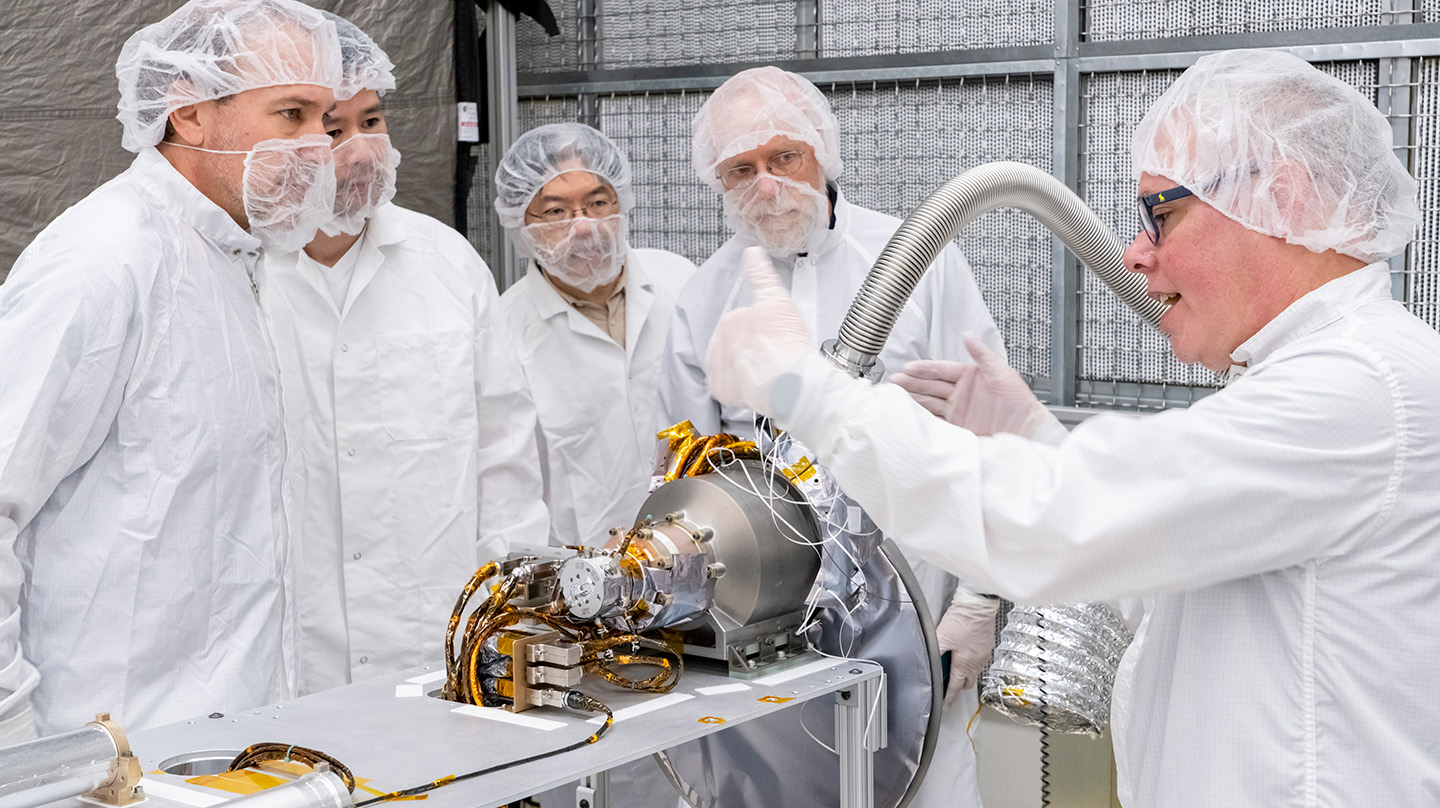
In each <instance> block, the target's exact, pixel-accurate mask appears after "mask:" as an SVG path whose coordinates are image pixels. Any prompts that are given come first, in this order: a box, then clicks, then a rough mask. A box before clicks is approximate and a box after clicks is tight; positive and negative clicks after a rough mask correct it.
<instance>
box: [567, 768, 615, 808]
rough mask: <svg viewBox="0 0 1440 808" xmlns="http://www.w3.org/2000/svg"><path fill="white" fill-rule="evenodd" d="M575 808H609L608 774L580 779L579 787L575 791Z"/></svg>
mask: <svg viewBox="0 0 1440 808" xmlns="http://www.w3.org/2000/svg"><path fill="white" fill-rule="evenodd" d="M575 808H610V772H608V771H605V772H596V773H595V774H587V775H585V776H584V777H582V778H580V786H579V787H578V788H576V789H575Z"/></svg>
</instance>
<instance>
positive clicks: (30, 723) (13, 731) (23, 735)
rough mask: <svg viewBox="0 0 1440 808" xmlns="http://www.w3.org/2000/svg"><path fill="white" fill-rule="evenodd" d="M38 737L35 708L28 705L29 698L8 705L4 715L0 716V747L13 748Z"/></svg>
mask: <svg viewBox="0 0 1440 808" xmlns="http://www.w3.org/2000/svg"><path fill="white" fill-rule="evenodd" d="M38 737H40V734H39V733H38V732H37V731H36V728H35V708H34V707H32V706H31V705H30V697H29V696H26V697H25V698H23V699H21V700H20V701H19V702H17V703H15V704H12V705H10V708H9V709H8V710H6V711H5V715H3V716H0V747H6V746H14V745H15V744H17V743H24V742H26V741H33V740H35V739H36V738H38Z"/></svg>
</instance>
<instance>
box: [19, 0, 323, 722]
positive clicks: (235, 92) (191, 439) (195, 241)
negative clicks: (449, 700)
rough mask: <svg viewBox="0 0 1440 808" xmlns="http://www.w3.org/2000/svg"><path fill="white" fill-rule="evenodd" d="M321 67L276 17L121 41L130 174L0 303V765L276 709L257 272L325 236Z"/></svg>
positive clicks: (278, 691) (302, 36) (271, 485)
mask: <svg viewBox="0 0 1440 808" xmlns="http://www.w3.org/2000/svg"><path fill="white" fill-rule="evenodd" d="M339 67H340V65H339V49H338V47H337V43H336V38H335V29H334V26H333V25H331V24H330V23H329V22H326V21H325V20H324V19H323V18H322V17H321V16H320V14H319V12H316V11H314V10H313V9H310V8H308V7H306V6H302V5H299V4H298V3H291V2H288V0H195V1H194V2H191V3H188V4H186V5H185V6H182V7H181V8H179V9H178V10H176V11H175V12H174V13H172V14H171V15H170V16H169V17H167V18H165V19H164V20H163V21H161V22H159V23H156V24H154V25H151V26H148V27H146V28H144V29H142V30H140V31H139V32H137V33H136V34H134V35H133V36H132V37H130V39H129V40H128V41H127V42H126V43H125V46H124V48H123V49H122V50H121V52H120V57H119V61H118V62H117V64H116V73H117V75H118V77H119V79H120V96H121V97H120V114H119V118H120V121H121V122H122V124H123V125H124V138H123V141H122V143H123V145H124V146H125V148H127V149H129V150H131V151H134V152H137V156H136V158H135V162H134V163H132V164H131V166H130V168H129V169H127V170H126V171H125V172H124V173H122V174H121V175H120V176H118V177H116V178H115V179H113V180H111V181H110V182H108V183H106V184H105V185H103V186H102V187H100V188H99V189H97V190H96V191H95V192H93V193H91V194H90V195H89V196H88V197H86V198H85V199H84V200H82V201H81V202H79V203H78V204H77V205H75V206H74V207H72V208H70V209H69V210H68V211H66V212H65V213H63V214H61V216H60V217H59V218H57V219H56V220H55V221H54V222H52V223H51V224H50V226H49V227H47V228H46V229H45V230H44V232H42V233H41V234H40V235H39V236H38V237H37V238H36V239H35V241H34V242H33V243H32V244H31V245H30V246H29V247H28V248H27V249H26V250H25V252H24V253H22V254H21V256H20V258H19V260H18V261H17V262H16V264H15V268H14V270H13V271H12V272H11V273H10V279H9V281H8V282H7V283H6V284H5V285H4V286H3V287H0V379H3V380H4V381H3V382H0V387H3V393H0V547H3V548H4V552H3V553H0V557H3V558H4V559H7V560H5V561H4V563H3V564H0V604H3V605H0V613H3V619H0V695H3V696H4V701H3V704H0V714H3V715H4V719H3V723H4V724H5V725H6V726H5V729H4V730H3V732H0V734H3V737H0V743H10V742H15V741H19V740H23V739H24V738H25V737H26V736H27V735H32V734H33V733H34V732H35V730H36V725H38V730H39V732H40V733H42V734H50V733H54V732H59V731H64V730H69V729H73V728H75V727H78V726H80V725H81V724H83V723H84V722H86V721H89V720H91V719H93V718H94V716H95V714H96V713H97V712H102V711H108V712H110V713H112V714H113V715H114V717H115V719H116V720H117V721H119V722H120V723H121V724H122V725H123V726H124V727H125V728H126V729H127V730H134V729H140V728H144V727H148V726H154V725H157V724H163V723H166V722H169V721H174V720H179V719H181V718H185V717H188V716H193V715H197V714H203V713H209V712H223V713H229V712H233V711H238V710H246V709H250V708H253V707H258V706H260V705H263V704H268V703H271V702H274V701H277V700H280V699H284V698H287V697H288V696H289V695H290V694H291V692H292V683H291V682H290V681H288V678H289V677H288V675H287V663H288V662H289V661H290V660H289V659H288V658H287V657H288V653H289V651H290V650H291V648H290V640H291V639H292V631H291V630H290V629H291V626H289V625H288V624H287V623H286V617H287V608H288V605H289V604H287V602H286V596H287V592H286V591H285V587H284V585H283V581H284V575H285V528H284V522H283V517H282V512H281V503H280V487H281V485H280V468H281V465H280V464H281V453H282V451H283V445H282V441H281V437H280V406H279V401H278V399H277V396H278V390H277V388H276V382H275V371H274V368H273V360H272V358H271V354H270V349H269V346H268V344H267V341H268V339H267V337H266V335H265V333H264V325H263V322H262V318H261V315H260V307H259V305H258V302H259V301H258V295H257V294H256V292H255V291H254V286H253V281H252V274H253V272H254V268H255V265H256V263H257V261H258V260H259V256H260V253H261V248H262V245H264V246H266V247H267V248H272V247H275V246H285V245H287V244H288V245H294V244H295V243H297V239H298V242H299V243H303V242H304V239H306V238H308V233H309V232H313V231H314V228H315V227H316V225H317V224H318V223H319V222H320V221H323V220H324V218H325V217H326V216H327V215H328V213H329V210H330V207H331V205H332V203H333V194H334V173H333V169H332V166H331V163H330V152H329V149H328V147H326V145H325V144H326V141H327V140H328V139H327V138H326V137H325V134H324V129H323V128H322V126H321V115H322V114H323V113H324V111H325V110H326V109H328V108H329V107H330V105H331V103H332V91H333V89H334V87H335V86H336V83H337V82H338V80H339ZM157 147H158V148H157ZM277 187H284V188H287V189H288V193H285V194H279V195H277V194H275V193H273V190H274V189H275V188H277ZM12 547H13V548H14V555H11V553H10V550H11V548H12ZM32 702H33V705H34V714H33V718H32V715H31V708H30V704H31V703H32Z"/></svg>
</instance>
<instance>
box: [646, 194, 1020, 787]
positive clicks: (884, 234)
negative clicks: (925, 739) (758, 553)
mask: <svg viewBox="0 0 1440 808" xmlns="http://www.w3.org/2000/svg"><path fill="white" fill-rule="evenodd" d="M834 214H835V220H834V226H833V227H832V228H831V229H830V231H829V234H828V235H827V237H826V238H825V239H824V241H823V242H822V244H821V246H820V248H819V249H817V250H816V254H815V255H813V256H798V257H796V258H795V259H794V260H793V262H792V263H791V265H789V266H787V265H786V262H785V261H777V262H776V270H777V272H778V274H779V276H780V279H781V282H782V283H784V284H785V285H786V286H788V287H789V288H790V297H791V299H792V300H794V301H795V304H796V306H797V307H798V308H799V309H800V313H801V315H802V316H803V317H804V318H805V322H806V325H807V326H808V327H809V329H810V336H811V338H812V339H814V340H815V347H816V349H817V350H818V349H819V347H820V344H821V342H823V341H825V340H827V339H831V338H833V337H835V336H836V335H837V334H838V333H839V332H840V323H841V322H842V321H843V320H844V319H845V314H846V312H848V311H849V309H850V304H851V303H852V302H853V301H854V299H855V294H856V293H857V292H859V291H860V285H861V284H862V283H864V281H865V277H866V276H867V275H868V274H869V273H870V269H871V267H873V266H874V264H875V259H876V257H878V256H879V255H880V252H881V251H882V250H884V248H885V244H886V243H887V242H888V241H889V240H890V237H891V236H892V235H894V234H895V231H896V229H898V228H899V227H900V220H899V219H896V218H895V217H893V216H887V215H886V214H883V213H877V212H876V211H872V210H867V209H865V208H862V207H858V206H855V205H851V204H850V203H848V202H846V201H845V197H844V195H843V194H840V193H839V191H838V189H837V190H836V196H835V205H834ZM752 244H754V241H753V240H752V239H751V238H749V237H748V236H745V235H739V234H737V235H734V236H731V237H730V239H729V240H727V241H726V242H725V243H724V244H723V245H721V247H720V249H719V250H717V251H716V252H715V254H714V255H712V256H711V257H710V259H709V260H707V261H706V262H705V263H704V264H702V265H701V266H700V271H699V272H697V273H696V275H695V278H694V280H692V281H691V282H690V283H689V285H687V286H686V287H685V290H684V292H682V293H681V296H680V302H679V303H678V304H677V305H676V307H675V322H674V324H673V325H672V326H671V330H670V347H669V350H667V352H666V358H665V371H664V374H663V377H662V380H661V384H660V418H659V420H658V422H657V426H666V425H669V424H672V423H676V422H678V421H682V420H686V419H689V420H690V421H691V422H692V423H693V424H694V425H695V427H696V428H697V429H698V430H699V431H700V432H701V433H703V434H714V433H716V432H729V433H731V434H735V435H739V436H740V437H742V438H748V437H750V436H752V435H753V434H754V431H755V430H754V427H753V425H752V424H753V422H754V415H753V413H751V412H750V411H749V410H745V409H742V408H737V407H731V406H729V405H721V404H720V403H719V402H717V401H715V400H714V399H712V398H711V397H710V391H709V388H708V387H707V385H706V380H705V367H704V361H705V352H706V350H707V349H708V348H709V345H710V338H711V335H712V334H714V332H715V325H716V323H717V322H719V320H720V316H721V315H722V314H724V313H725V312H727V311H729V310H731V309H733V308H736V307H737V306H744V305H749V304H750V302H751V297H752V294H751V290H750V288H749V286H748V285H747V284H745V283H744V276H743V274H742V273H741V271H740V257H741V253H742V252H743V251H744V249H745V248H746V247H749V246H751V245H752ZM967 331H968V332H973V333H974V334H975V336H976V337H977V338H978V339H979V340H980V341H981V342H983V343H985V345H986V346H987V347H989V348H990V349H991V350H993V351H995V352H996V353H997V354H999V355H1000V356H1002V357H1003V356H1004V355H1005V344H1004V341H1003V339H1002V338H1001V337H1000V332H999V330H998V329H997V328H996V327H995V322H994V320H992V319H991V317H990V313H989V311H988V310H986V308H985V302H984V300H983V299H982V298H981V297H980V290H979V288H978V287H977V286H976V285H975V278H974V276H973V275H972V274H971V273H970V266H969V264H968V263H966V261H965V256H964V255H963V254H961V252H960V250H959V249H957V248H956V247H955V245H954V244H949V245H946V247H945V249H943V250H942V251H941V252H940V255H938V256H936V258H935V263H934V264H933V265H932V266H931V267H930V269H929V271H927V272H926V273H925V275H924V277H923V278H921V280H920V283H919V284H918V285H917V286H916V287H915V292H914V294H912V295H911V296H910V299H909V300H908V301H907V302H906V303H905V307H904V309H903V310H902V311H901V313H900V316H899V317H898V318H897V319H896V321H895V328H894V330H893V331H892V332H891V334H890V338H889V339H888V340H887V341H886V343H885V347H884V349H883V350H882V351H881V354H880V361H881V362H882V363H884V366H885V373H886V375H887V376H888V375H889V374H890V373H894V372H896V371H899V370H900V369H901V368H902V367H903V366H904V365H905V363H906V362H909V361H911V360H913V359H949V360H952V361H961V362H968V361H970V354H969V352H968V351H967V350H965V345H964V336H965V333H966V332H967ZM886 386H892V385H889V384H888V383H887V384H886ZM897 389H898V388H897ZM910 559H911V566H912V567H913V568H914V571H915V576H916V578H917V579H918V580H919V583H920V587H921V590H922V591H923V592H924V593H925V600H926V603H927V605H928V606H929V608H930V613H931V616H932V617H933V619H934V620H935V621H937V622H938V621H939V620H940V618H941V616H943V615H944V614H945V609H946V608H947V607H948V606H949V605H950V598H951V596H952V595H953V594H954V591H955V578H954V576H952V575H949V574H948V573H946V572H945V571H944V570H942V569H939V568H937V567H934V566H931V565H928V564H925V563H924V562H921V561H918V560H916V559H914V557H913V556H910ZM977 708H978V705H977V699H976V695H975V692H974V691H973V690H971V691H970V692H968V693H965V694H963V695H962V696H961V697H960V699H959V700H958V701H957V702H956V703H954V704H952V705H951V706H950V707H949V708H946V709H945V712H944V714H943V717H942V724H941V729H940V739H939V746H937V748H936V751H935V757H934V758H933V760H932V762H931V765H930V771H929V773H928V774H927V775H926V778H925V781H924V783H922V785H921V790H920V791H919V792H918V793H917V794H916V795H915V799H914V800H913V801H912V803H911V804H912V805H913V806H914V808H935V807H937V806H946V808H949V806H954V805H962V806H964V805H976V806H978V805H979V804H980V797H979V787H978V784H977V782H976V779H975V752H974V749H973V748H972V746H971V743H970V740H969V738H968V737H967V736H966V732H965V727H966V724H967V723H968V722H969V720H970V718H971V716H972V715H974V713H975V711H976V709H977Z"/></svg>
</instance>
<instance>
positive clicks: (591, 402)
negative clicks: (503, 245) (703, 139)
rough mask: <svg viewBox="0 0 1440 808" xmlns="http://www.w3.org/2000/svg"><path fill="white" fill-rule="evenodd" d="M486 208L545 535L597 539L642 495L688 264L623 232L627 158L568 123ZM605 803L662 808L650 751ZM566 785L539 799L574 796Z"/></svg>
mask: <svg viewBox="0 0 1440 808" xmlns="http://www.w3.org/2000/svg"><path fill="white" fill-rule="evenodd" d="M495 193H496V198H495V211H496V213H497V214H499V217H500V223H501V224H502V225H503V226H504V227H505V230H506V232H507V233H508V234H509V236H510V238H511V239H513V240H514V242H515V244H516V246H517V247H518V248H519V249H520V252H521V254H522V255H525V256H527V257H528V258H529V262H528V269H527V271H526V274H525V277H523V278H521V279H520V280H519V281H517V282H516V283H515V285H514V286H511V287H510V288H509V289H507V290H505V294H504V295H502V296H501V298H500V303H501V306H502V307H503V308H504V310H505V314H506V316H507V318H508V319H509V323H510V327H511V329H512V331H513V333H514V334H515V336H516V340H517V342H518V344H519V351H520V363H521V365H522V366H523V367H524V369H525V376H526V378H527V380H528V381H529V383H530V390H531V393H532V394H533V395H534V397H535V406H536V409H537V410H538V411H539V414H540V442H541V445H542V446H543V447H544V451H543V453H542V454H543V462H542V466H541V467H542V468H543V469H544V472H545V502H546V503H547V504H548V505H549V507H550V513H551V531H550V540H551V542H552V543H554V544H557V545H566V544H583V545H587V546H592V547H594V546H603V545H604V543H605V542H606V541H607V540H608V539H609V535H608V533H607V531H608V530H609V529H610V528H612V527H620V528H623V529H629V528H630V526H631V525H633V524H634V522H635V516H636V514H637V513H638V512H639V510H640V506H641V504H642V503H643V502H644V501H645V497H646V496H647V495H648V493H649V486H650V472H651V468H652V464H653V462H654V454H655V426H654V422H655V383H656V376H657V374H658V373H659V370H660V357H661V352H662V351H663V350H664V348H665V332H666V329H667V328H668V327H669V325H670V316H671V313H672V312H673V310H674V307H675V298H676V296H677V295H678V294H679V293H680V289H681V287H682V286H684V285H685V282H686V281H687V280H689V279H690V276H691V275H692V274H693V273H694V272H695V265H694V264H692V263H690V261H689V260H687V259H685V258H682V257H680V256H678V255H675V254H674V253H670V252H666V251H664V250H646V249H636V248H634V247H631V246H629V242H628V239H627V238H626V230H627V228H626V221H627V216H628V214H629V212H630V209H631V208H633V207H634V205H635V192H634V190H633V188H632V187H631V174H630V161H629V160H628V159H627V158H626V157H625V155H624V153H622V152H621V151H620V149H619V148H618V147H617V146H616V145H615V144H614V143H613V142H611V140H610V139H609V138H607V137H605V135H603V134H602V133H600V132H599V131H598V130H596V129H594V128H591V127H589V126H585V125H584V124H579V123H559V124H549V125H546V126H541V127H539V128H536V129H532V130H530V131H529V132H526V133H525V134H524V135H521V136H520V138H519V139H517V140H516V141H515V143H514V144H513V145H512V146H511V147H510V148H509V149H508V150H507V151H506V153H505V156H504V158H503V159H501V161H500V165H499V166H498V167H497V169H496V171H495ZM609 786H610V801H611V804H612V805H624V806H629V808H645V806H657V808H658V807H659V806H672V805H674V800H675V796H674V793H673V789H672V788H671V787H670V784H669V782H668V781H667V780H666V779H665V777H664V776H663V774H662V773H661V771H660V769H659V767H658V766H656V765H655V764H654V763H652V762H651V761H648V760H641V761H637V762H635V763H632V764H629V765H626V766H622V767H620V768H617V769H613V770H611V772H610V780H609ZM575 794H576V792H575V787H574V786H562V787H560V788H558V789H553V790H551V791H550V792H548V793H546V794H543V795H541V796H540V803H541V805H542V806H544V807H545V808H553V807H554V806H557V805H558V806H562V808H564V807H566V806H572V805H574V804H575V799H576V797H575Z"/></svg>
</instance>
